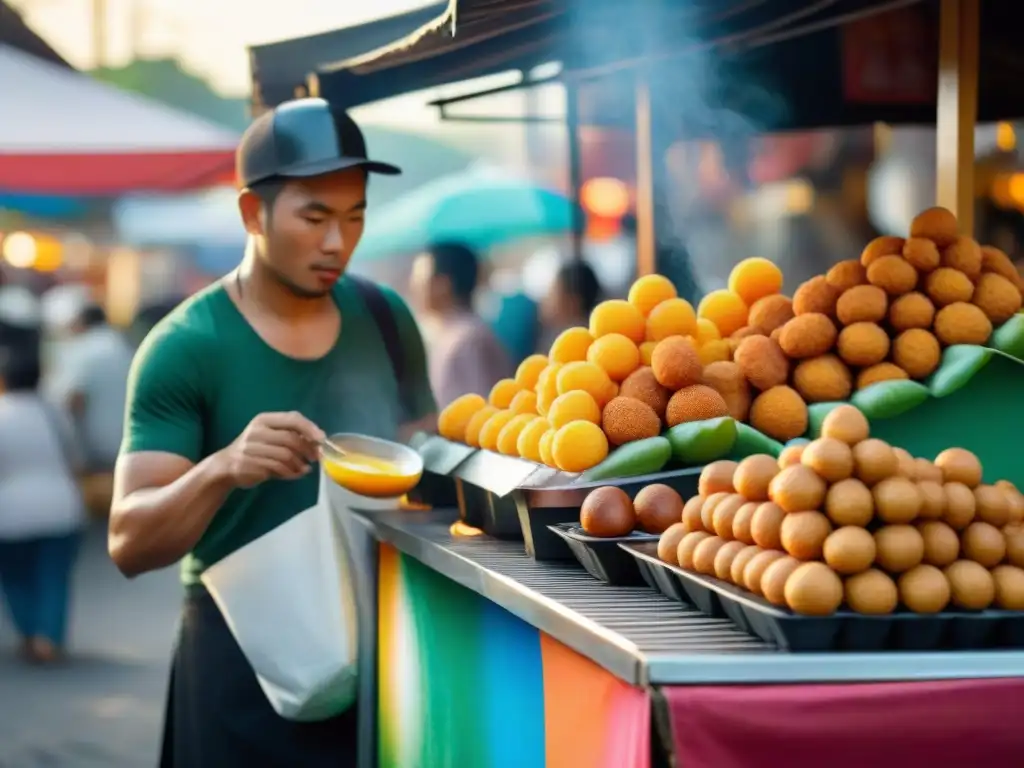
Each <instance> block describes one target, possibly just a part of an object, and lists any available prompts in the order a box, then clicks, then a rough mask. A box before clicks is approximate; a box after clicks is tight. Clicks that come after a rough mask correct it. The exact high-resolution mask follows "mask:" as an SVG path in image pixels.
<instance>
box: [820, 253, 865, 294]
mask: <svg viewBox="0 0 1024 768" xmlns="http://www.w3.org/2000/svg"><path fill="white" fill-rule="evenodd" d="M867 279H868V273H867V270H866V269H865V268H864V265H863V264H861V263H860V261H858V260H857V259H847V260H846V261H840V262H839V263H838V264H836V265H834V266H833V267H832V269H830V270H829V271H828V272H826V273H825V280H826V281H827V282H828V284H829V285H831V286H832V287H833V288H835V289H836V290H837V291H839V292H840V293H842V292H843V291H848V290H850V289H851V288H853V287H854V286H857V285H864V283H865V282H867Z"/></svg>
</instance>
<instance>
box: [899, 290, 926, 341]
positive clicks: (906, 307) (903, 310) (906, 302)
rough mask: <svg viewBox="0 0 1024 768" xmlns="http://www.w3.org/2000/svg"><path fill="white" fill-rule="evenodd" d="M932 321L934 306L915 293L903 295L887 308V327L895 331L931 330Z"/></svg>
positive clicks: (923, 296)
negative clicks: (889, 326)
mask: <svg viewBox="0 0 1024 768" xmlns="http://www.w3.org/2000/svg"><path fill="white" fill-rule="evenodd" d="M934 319H935V305H934V304H932V300H931V299H929V298H928V297H927V296H925V295H924V294H923V293H918V292H917V291H913V292H911V293H905V294H903V295H902V296H900V297H899V298H898V299H896V300H895V301H894V302H893V303H892V305H891V306H890V307H889V325H891V326H892V327H893V330H895V331H908V330H910V329H911V328H926V329H927V328H931V327H932V321H933V320H934Z"/></svg>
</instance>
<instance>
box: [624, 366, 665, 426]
mask: <svg viewBox="0 0 1024 768" xmlns="http://www.w3.org/2000/svg"><path fill="white" fill-rule="evenodd" d="M671 394H672V393H671V392H669V390H667V389H666V388H665V387H663V386H661V384H659V383H658V380H657V379H656V378H654V371H653V370H652V369H651V367H650V366H646V365H645V366H643V367H642V368H637V369H636V370H635V371H633V372H632V373H631V374H629V376H627V377H626V379H625V381H623V382H622V385H621V386H620V387H619V395H621V396H622V397H631V398H633V399H634V400H639V401H640V402H641V403H646V404H647V405H649V406H650V407H651V408H652V409H653V410H654V412H655V413H656V414H658V418H659V419H663V418H665V407H666V406H667V405H668V398H669V396H670V395H671Z"/></svg>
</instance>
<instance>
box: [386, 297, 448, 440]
mask: <svg viewBox="0 0 1024 768" xmlns="http://www.w3.org/2000/svg"><path fill="white" fill-rule="evenodd" d="M381 290H382V291H383V292H384V296H385V298H386V299H387V301H388V304H389V305H390V306H391V313H392V315H393V316H394V318H395V325H396V326H397V328H398V337H399V339H400V341H401V343H402V352H403V354H404V355H405V371H404V373H405V377H404V378H405V381H404V382H402V381H400V382H398V385H399V396H400V397H401V398H402V423H401V425H400V427H399V431H398V435H399V439H400V440H402V441H403V442H408V440H409V439H410V438H411V437H412V436H413V435H414V434H416V433H417V432H436V431H437V403H436V402H435V400H434V393H433V391H431V389H430V377H429V376H428V374H427V353H426V350H425V349H424V346H423V337H422V336H421V335H420V329H419V327H418V326H417V325H416V320H415V319H414V318H413V316H412V312H410V311H409V307H408V306H407V305H406V303H405V302H404V301H403V300H402V297H401V296H399V295H398V294H397V293H396V292H395V291H393V290H391V289H389V288H385V287H381Z"/></svg>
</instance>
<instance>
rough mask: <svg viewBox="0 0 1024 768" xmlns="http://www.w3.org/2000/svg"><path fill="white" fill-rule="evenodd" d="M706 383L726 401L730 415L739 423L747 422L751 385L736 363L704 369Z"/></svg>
mask: <svg viewBox="0 0 1024 768" xmlns="http://www.w3.org/2000/svg"><path fill="white" fill-rule="evenodd" d="M704 383H705V384H707V385H708V386H709V387H711V388H712V389H714V390H715V391H716V392H718V394H720V395H721V396H722V399H724V400H725V404H726V406H728V408H729V415H730V416H732V417H733V418H734V419H736V420H737V421H746V420H747V414H749V413H750V401H751V399H752V397H751V394H750V384H748V383H747V379H746V377H745V376H744V375H743V371H741V370H740V367H739V366H738V365H736V363H734V362H731V361H724V360H722V361H719V362H715V363H710V364H709V365H706V366H705V367H704Z"/></svg>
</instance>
